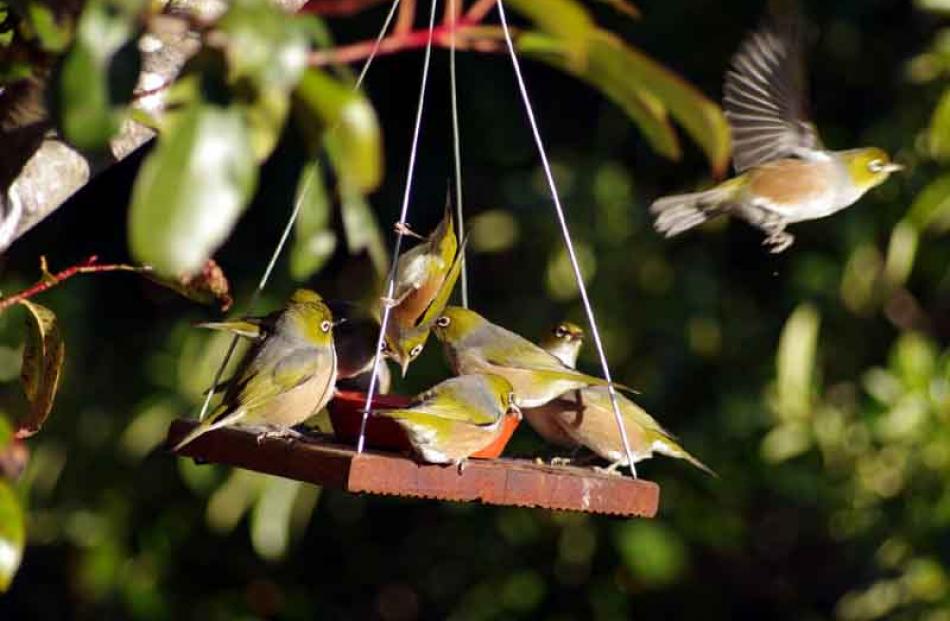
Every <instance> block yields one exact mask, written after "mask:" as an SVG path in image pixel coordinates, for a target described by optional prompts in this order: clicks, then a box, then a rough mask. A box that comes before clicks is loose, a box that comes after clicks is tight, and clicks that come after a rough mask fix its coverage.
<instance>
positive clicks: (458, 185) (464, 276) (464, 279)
mask: <svg viewBox="0 0 950 621" xmlns="http://www.w3.org/2000/svg"><path fill="white" fill-rule="evenodd" d="M458 1H459V0H449V13H450V15H451V16H452V24H451V31H450V32H451V34H450V35H449V82H450V83H451V86H452V89H451V90H452V151H453V155H454V156H455V219H456V220H457V221H458V239H459V240H462V239H463V238H464V237H465V221H464V220H463V219H462V140H461V137H460V136H461V134H460V133H459V103H458V86H457V82H456V79H455V28H456V26H457V25H458V12H457V11H456V10H455V3H456V2H458ZM459 252H461V253H462V273H461V283H460V284H461V287H462V306H463V307H464V308H468V269H467V267H466V265H465V247H464V246H460V247H459Z"/></svg>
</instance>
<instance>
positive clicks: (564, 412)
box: [524, 322, 714, 474]
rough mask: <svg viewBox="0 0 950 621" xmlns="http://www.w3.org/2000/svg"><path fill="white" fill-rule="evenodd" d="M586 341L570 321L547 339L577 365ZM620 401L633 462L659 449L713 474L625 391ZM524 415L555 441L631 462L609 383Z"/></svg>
mask: <svg viewBox="0 0 950 621" xmlns="http://www.w3.org/2000/svg"><path fill="white" fill-rule="evenodd" d="M583 340H584V332H583V330H582V329H581V328H580V327H579V326H576V325H574V324H571V323H568V322H565V323H562V324H559V325H558V326H557V327H555V328H554V330H552V331H551V333H550V334H549V335H548V336H547V337H545V339H544V341H543V343H544V345H545V349H546V350H547V351H562V352H565V353H566V355H567V357H566V360H565V363H566V364H569V365H571V366H573V362H574V361H576V360H577V354H578V352H579V350H580V347H581V345H582V344H583ZM617 405H618V406H619V408H620V415H621V418H622V419H623V424H624V429H625V430H626V432H627V439H628V440H629V442H630V452H631V454H632V456H633V460H634V463H636V462H638V461H641V460H643V459H647V458H649V457H651V456H652V455H653V453H660V454H661V455H667V456H669V457H676V458H678V459H685V460H686V461H688V462H689V463H691V464H693V465H694V466H696V467H697V468H699V469H700V470H702V471H704V472H707V473H709V474H714V473H713V471H712V470H710V469H709V468H708V467H707V466H706V465H705V464H703V463H702V462H701V461H699V460H698V459H696V458H695V457H693V456H692V455H690V454H689V453H688V452H687V451H686V450H685V449H683V447H681V446H680V445H679V444H678V443H677V442H676V440H675V438H673V436H672V435H671V434H670V433H669V432H667V431H666V430H665V429H663V427H661V426H660V424H659V423H658V422H657V421H656V420H655V419H654V418H653V417H652V416H650V415H649V414H647V412H646V411H644V410H643V408H641V407H640V406H638V405H637V404H636V403H634V402H633V401H631V400H630V399H628V398H626V397H624V396H623V395H617ZM524 417H525V420H527V421H528V423H529V424H530V425H531V426H532V427H533V428H534V429H535V430H536V431H538V433H539V435H541V436H542V437H543V438H545V440H547V441H548V442H551V443H552V444H556V445H558V446H564V447H571V446H584V447H586V448H588V449H590V450H591V451H593V452H594V453H596V454H597V455H598V456H600V457H602V458H604V459H606V460H608V461H609V462H611V463H612V464H615V465H617V466H626V465H628V463H629V461H628V459H627V456H626V452H625V451H624V447H623V440H622V439H621V436H620V429H619V428H618V427H617V419H616V416H615V415H614V410H613V405H612V404H611V402H610V394H609V392H608V391H607V389H606V388H604V387H600V386H595V387H592V388H584V389H581V390H576V391H572V392H569V393H567V394H566V395H563V396H562V397H560V398H559V399H555V400H554V401H551V402H550V403H548V404H546V405H543V406H541V407H538V408H533V409H530V410H529V409H525V410H524Z"/></svg>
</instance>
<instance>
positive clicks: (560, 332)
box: [554, 326, 567, 339]
mask: <svg viewBox="0 0 950 621" xmlns="http://www.w3.org/2000/svg"><path fill="white" fill-rule="evenodd" d="M554 336H556V337H557V338H559V339H563V338H564V337H565V336H567V328H565V327H564V326H558V327H556V328H554Z"/></svg>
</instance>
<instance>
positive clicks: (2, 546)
mask: <svg viewBox="0 0 950 621" xmlns="http://www.w3.org/2000/svg"><path fill="white" fill-rule="evenodd" d="M25 542H26V521H25V519H24V517H23V507H22V506H21V505H20V499H19V498H18V497H17V495H16V493H15V492H14V491H13V488H11V487H10V484H9V483H7V482H6V481H4V480H3V479H0V593H2V592H4V591H6V590H7V589H8V588H10V583H11V582H12V581H13V576H14V575H16V571H17V569H18V568H19V567H20V561H21V560H23V545H24V543H25Z"/></svg>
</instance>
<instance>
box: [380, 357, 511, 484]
mask: <svg viewBox="0 0 950 621" xmlns="http://www.w3.org/2000/svg"><path fill="white" fill-rule="evenodd" d="M507 414H513V415H516V416H519V417H520V415H521V412H520V410H519V409H518V405H517V404H516V397H515V394H514V392H513V391H512V387H511V384H510V383H509V382H508V380H506V379H505V378H503V377H501V376H498V375H482V374H472V375H461V376H459V377H453V378H451V379H448V380H445V381H444V382H442V383H440V384H437V385H435V386H433V387H432V388H430V389H429V390H427V391H425V392H423V393H422V394H420V395H419V396H417V397H416V398H415V399H414V400H413V402H412V403H411V404H410V405H409V406H408V407H406V408H403V409H398V410H379V411H376V412H374V415H376V416H387V417H389V418H392V419H394V420H395V421H396V422H398V423H399V424H400V425H401V426H402V427H403V428H404V429H405V430H406V434H407V435H408V436H409V441H410V443H411V444H412V446H413V448H414V449H415V450H416V452H417V453H419V455H420V456H421V457H422V459H424V460H425V461H427V462H430V463H434V464H455V465H456V466H457V467H458V468H459V472H461V471H462V467H463V465H464V463H465V460H466V459H468V458H469V457H470V456H471V455H472V454H473V453H477V452H478V451H480V450H482V449H484V448H486V447H488V446H489V445H490V444H491V443H492V442H494V441H495V440H496V439H497V438H498V436H499V434H500V433H501V432H502V428H503V422H504V419H505V416H506V415H507Z"/></svg>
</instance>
